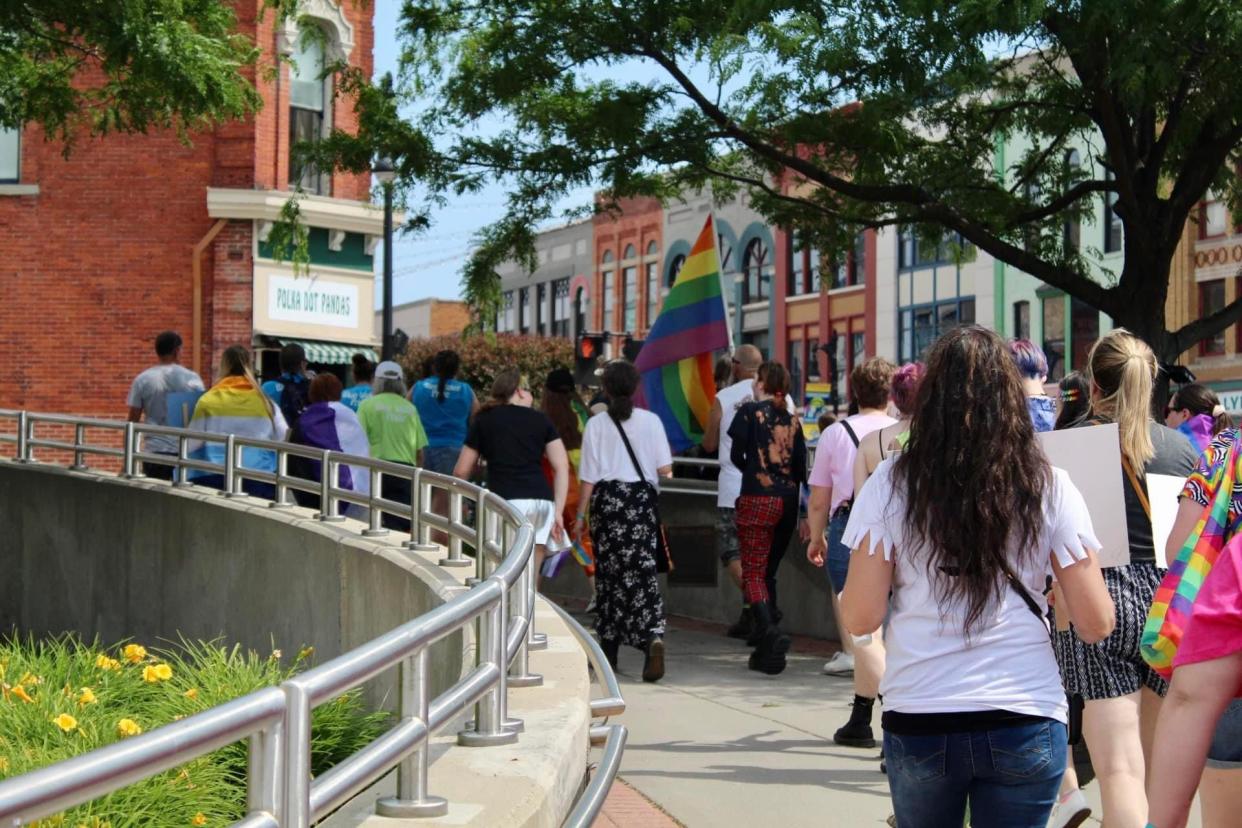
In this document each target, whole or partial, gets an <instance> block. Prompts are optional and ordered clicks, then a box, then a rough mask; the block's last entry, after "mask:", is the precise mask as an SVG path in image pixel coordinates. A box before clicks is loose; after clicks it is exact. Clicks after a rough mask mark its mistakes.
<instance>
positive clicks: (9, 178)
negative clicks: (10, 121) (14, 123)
mask: <svg viewBox="0 0 1242 828" xmlns="http://www.w3.org/2000/svg"><path fill="white" fill-rule="evenodd" d="M21 136H22V132H21V130H20V129H0V183H4V184H13V183H16V182H18V181H20V180H21V163H20V161H21V157H22V142H21Z"/></svg>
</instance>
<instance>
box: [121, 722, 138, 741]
mask: <svg viewBox="0 0 1242 828" xmlns="http://www.w3.org/2000/svg"><path fill="white" fill-rule="evenodd" d="M141 732H142V728H141V727H139V726H138V723H137V722H135V721H134V720H133V719H121V720H120V721H119V722H117V723H116V735H117V736H120V737H121V738H122V739H124V738H126V737H129V736H137V735H138V734H139V733H141Z"/></svg>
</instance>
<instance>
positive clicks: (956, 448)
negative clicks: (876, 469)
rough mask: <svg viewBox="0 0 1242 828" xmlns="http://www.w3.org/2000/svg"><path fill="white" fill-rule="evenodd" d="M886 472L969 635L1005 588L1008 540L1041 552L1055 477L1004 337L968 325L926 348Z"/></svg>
mask: <svg viewBox="0 0 1242 828" xmlns="http://www.w3.org/2000/svg"><path fill="white" fill-rule="evenodd" d="M893 474H894V478H893V480H894V485H895V487H897V488H898V489H901V488H902V487H904V490H905V493H906V515H905V519H906V525H907V527H908V529H909V531H910V536H911V537H912V538H913V539H915V540H914V544H915V547H916V548H918V547H919V542H920V541H921V549H922V551H923V552H925V553H926V555H927V567H928V574H929V576H930V577H931V578H932V580H933V583H934V584H935V589H936V590H937V592H938V595H939V598H940V600H941V601H942V603H943V604H944V605H945V606H946V607H949V606H954V605H959V606H961V607H963V608H964V609H965V624H964V628H965V632H966V633H967V634H968V635H969V634H970V632H971V631H972V630H974V629H975V628H976V627H977V626H978V625H979V623H980V622H981V621H982V619H983V617H984V615H985V613H986V612H987V610H988V608H989V607H991V606H993V605H994V602H995V601H997V600H999V599H1000V597H1001V596H1002V594H1003V593H1004V591H1005V590H1006V589H1009V587H1008V586H1007V584H1006V579H1007V577H1008V576H1009V575H1011V574H1013V572H1014V571H1015V569H1016V566H1015V564H1016V563H1018V561H1014V560H1012V559H1011V558H1010V555H1011V550H1013V549H1014V548H1015V544H1016V548H1017V550H1018V554H1019V555H1020V556H1034V555H1037V554H1038V553H1039V552H1040V549H1039V548H1038V543H1039V536H1040V533H1041V529H1042V523H1043V501H1044V494H1045V492H1046V491H1047V489H1048V487H1049V486H1050V484H1051V479H1052V472H1051V470H1050V468H1049V466H1048V461H1047V460H1046V459H1045V458H1044V455H1043V452H1042V451H1041V450H1040V448H1039V444H1038V443H1037V442H1036V440H1035V429H1034V426H1032V425H1031V416H1030V414H1029V413H1028V412H1027V405H1026V395H1025V394H1024V393H1023V391H1022V382H1021V379H1020V377H1019V376H1018V369H1017V367H1016V366H1015V365H1014V362H1013V358H1012V357H1010V355H1009V349H1008V348H1007V347H1006V346H1005V340H1003V339H1001V338H1000V337H999V336H997V335H996V334H995V333H993V332H992V331H989V330H986V329H985V328H980V327H977V326H973V325H972V326H968V327H962V328H956V329H954V330H952V331H949V332H948V333H946V334H945V335H944V336H942V337H940V339H939V340H937V341H936V343H935V344H933V345H932V347H931V350H929V351H928V353H927V373H926V374H925V375H924V376H923V381H922V382H921V383H920V384H919V392H918V396H917V398H916V399H915V404H914V417H913V419H912V422H911V426H910V440H909V442H908V443H907V444H906V450H905V452H904V453H903V454H902V455H901V456H900V457H899V458H898V459H897V461H896V465H895V467H894V469H893Z"/></svg>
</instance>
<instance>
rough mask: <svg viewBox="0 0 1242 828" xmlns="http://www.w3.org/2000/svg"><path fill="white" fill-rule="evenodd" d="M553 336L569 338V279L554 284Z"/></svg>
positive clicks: (558, 280)
mask: <svg viewBox="0 0 1242 828" xmlns="http://www.w3.org/2000/svg"><path fill="white" fill-rule="evenodd" d="M552 335H553V336H561V337H568V336H569V279H567V278H566V279H557V280H556V281H555V282H553V283H552Z"/></svg>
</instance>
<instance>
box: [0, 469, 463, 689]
mask: <svg viewBox="0 0 1242 828" xmlns="http://www.w3.org/2000/svg"><path fill="white" fill-rule="evenodd" d="M0 503H3V504H4V506H3V510H2V511H0V514H3V525H4V532H3V540H0V571H2V572H4V573H5V577H4V578H2V579H0V629H4V630H6V631H7V630H13V629H15V630H17V631H20V632H21V633H23V634H24V633H30V634H33V635H36V636H39V635H47V634H56V633H62V632H68V631H73V632H76V633H78V634H79V635H81V636H82V637H84V638H86V639H88V640H89V639H90V638H92V637H94V636H98V637H99V638H100V639H101V640H102V641H104V642H106V643H109V644H110V643H112V642H115V641H119V640H121V639H124V638H133V639H135V640H138V641H141V642H143V643H145V644H147V645H151V644H159V645H166V644H168V643H170V642H176V641H177V640H179V637H180V636H185V637H186V638H191V639H213V638H217V637H218V638H220V639H221V640H222V641H223V642H225V643H227V644H234V643H236V644H240V645H242V646H243V647H246V648H251V649H254V650H256V651H258V652H260V653H266V652H269V651H270V650H271V649H272V648H273V647H275V648H277V649H281V650H282V651H283V652H284V653H285V657H286V658H291V657H292V656H293V654H295V653H296V652H297V651H298V649H299V648H300V647H303V646H307V645H310V646H313V647H314V648H315V653H316V661H317V662H319V663H322V662H324V661H326V660H327V659H329V658H332V657H334V656H337V655H339V654H340V653H342V652H345V651H346V650H349V649H351V648H353V647H355V646H357V645H359V644H362V643H363V642H365V641H368V640H370V639H372V638H374V637H376V636H378V635H380V634H381V633H384V632H387V631H388V630H390V629H392V628H394V627H396V626H398V625H399V624H401V623H403V622H405V621H408V620H409V619H411V618H414V617H416V616H418V615H421V614H422V613H425V612H428V611H429V610H431V609H433V608H435V607H437V606H439V605H440V604H442V603H443V602H444V601H445V600H447V599H448V598H449V597H451V595H453V594H455V592H456V590H457V589H459V586H458V584H457V582H456V581H455V580H454V579H453V578H452V577H451V576H450V575H449V574H448V573H445V572H443V571H442V570H440V569H439V567H436V566H435V565H434V563H432V562H431V561H430V558H427V559H422V558H419V557H416V556H413V555H411V554H410V553H406V552H405V551H403V550H401V549H400V548H399V547H398V546H397V540H396V538H394V539H393V540H387V539H375V540H368V539H364V538H361V537H360V536H358V534H357V530H358V528H360V526H359V524H356V523H352V524H351V525H350V526H349V527H347V528H345V527H342V526H341V525H340V524H337V525H326V524H321V523H319V522H317V521H315V520H313V519H309V512H306V511H304V510H301V509H290V510H273V509H269V508H267V507H266V505H264V503H262V502H255V503H249V502H247V501H246V500H244V499H243V500H230V499H227V498H224V497H222V496H220V495H219V494H218V493H215V492H208V491H205V490H196V491H189V490H170V488H169V487H168V486H167V485H165V484H160V483H155V482H151V481H122V480H119V479H117V478H114V477H108V476H103V475H99V474H94V473H90V472H83V473H75V472H68V471H64V470H61V469H56V468H52V467H44V466H38V465H27V466H22V465H16V464H13V463H9V462H0ZM466 646H467V642H465V641H464V640H463V636H462V635H461V634H460V633H458V634H456V635H453V636H450V637H448V638H447V639H445V640H443V641H441V642H439V643H438V644H437V645H436V647H435V648H434V649H433V651H432V658H431V661H432V663H433V666H434V669H435V678H434V681H433V685H434V688H435V690H436V692H439V691H440V690H442V689H444V688H447V687H448V686H450V685H451V684H452V683H453V682H455V681H456V680H457V679H458V678H459V677H460V675H461V671H462V665H463V651H464V648H465V647H466ZM395 681H396V671H389V674H387V675H385V676H383V677H381V678H380V679H377V680H376V682H374V683H373V684H371V685H369V686H368V687H367V692H368V695H369V697H370V699H371V701H372V702H373V703H381V702H382V704H383V705H384V706H386V707H390V708H391V707H392V706H393V704H394V702H395V698H394V694H393V693H392V689H393V687H394V685H395Z"/></svg>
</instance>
